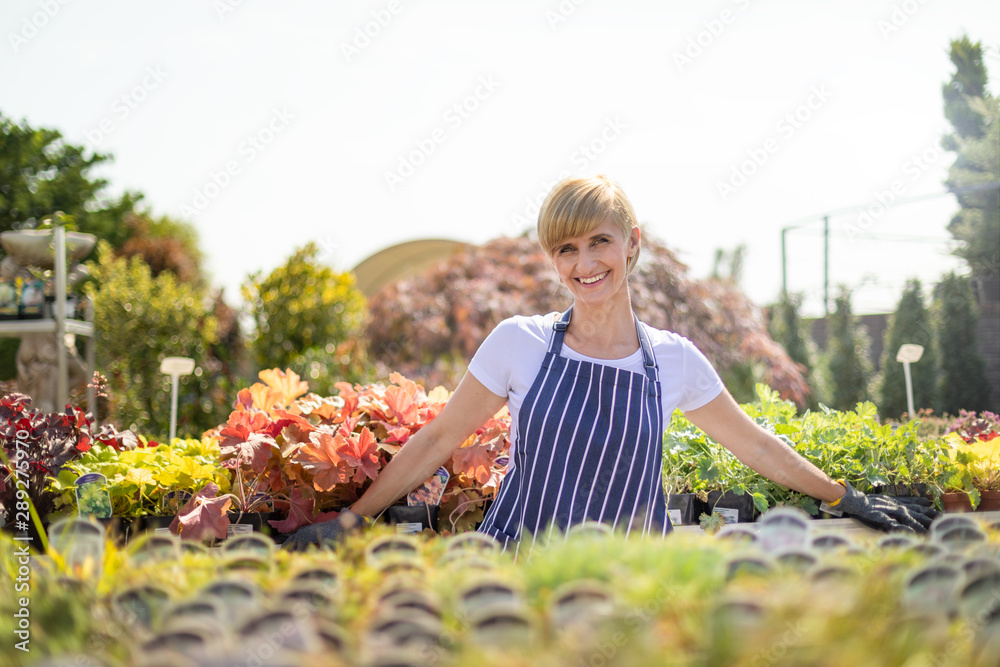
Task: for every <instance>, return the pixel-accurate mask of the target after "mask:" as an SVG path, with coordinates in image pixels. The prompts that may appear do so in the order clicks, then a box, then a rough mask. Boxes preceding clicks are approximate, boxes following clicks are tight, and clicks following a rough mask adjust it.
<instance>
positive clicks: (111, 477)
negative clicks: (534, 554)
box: [49, 369, 510, 540]
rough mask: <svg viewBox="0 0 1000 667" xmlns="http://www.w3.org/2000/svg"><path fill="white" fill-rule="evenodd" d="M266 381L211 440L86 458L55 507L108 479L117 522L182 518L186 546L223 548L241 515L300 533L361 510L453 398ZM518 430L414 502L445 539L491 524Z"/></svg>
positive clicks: (495, 436) (490, 439) (266, 375)
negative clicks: (431, 513) (83, 486)
mask: <svg viewBox="0 0 1000 667" xmlns="http://www.w3.org/2000/svg"><path fill="white" fill-rule="evenodd" d="M260 378H261V380H262V382H259V383H256V384H254V385H253V386H251V387H249V388H247V389H244V390H242V391H240V392H239V394H238V396H237V398H236V401H235V404H234V410H233V412H232V413H231V414H230V416H229V419H228V420H227V422H226V423H225V424H223V425H220V426H219V427H218V428H216V429H213V430H212V431H210V432H208V433H206V434H205V436H204V437H203V438H202V439H201V440H186V441H182V440H175V441H174V443H172V444H171V445H169V446H168V445H162V444H161V445H157V444H156V443H155V442H148V441H146V440H145V439H142V438H140V439H138V440H136V439H135V438H134V437H132V441H133V442H132V443H130V444H135V447H134V448H132V449H129V448H127V447H126V448H122V447H121V446H119V445H118V443H117V442H115V443H113V444H114V445H115V446H103V447H95V448H93V449H92V450H91V451H89V452H87V453H86V454H83V455H82V456H81V458H79V460H77V461H74V462H72V464H70V465H69V466H68V467H67V468H66V469H64V470H61V471H60V472H59V473H58V474H56V475H55V476H53V477H51V478H50V479H49V483H50V486H49V488H50V489H51V491H52V493H54V494H55V497H56V499H57V500H56V503H55V505H56V507H58V506H59V505H60V504H61V505H63V506H64V507H65V509H66V511H67V512H76V511H77V509H78V508H76V506H75V501H76V498H75V495H74V491H75V488H76V485H75V482H76V480H77V479H78V478H80V477H81V476H82V475H85V474H88V473H100V474H102V475H104V477H105V478H106V479H107V485H106V488H107V490H108V492H109V495H110V498H111V507H112V510H113V514H114V516H116V517H120V518H137V517H155V516H157V515H169V516H170V517H173V516H174V515H177V518H176V520H173V521H172V522H168V523H169V526H170V529H171V531H172V532H173V533H175V534H179V535H181V536H182V537H183V538H185V539H192V540H210V539H223V538H225V537H226V535H227V531H228V530H229V526H230V523H231V521H232V518H233V516H234V515H233V512H234V511H235V512H236V515H235V516H239V515H241V514H243V513H259V512H272V511H273V512H277V513H278V514H279V517H278V518H269V519H268V520H267V524H268V525H269V526H270V527H271V528H272V529H273V530H275V531H277V532H279V533H291V532H293V531H294V530H296V529H298V528H299V527H301V526H303V525H307V524H309V523H313V522H316V521H323V520H326V519H329V518H333V517H335V516H336V514H337V512H338V511H339V510H340V509H341V508H342V507H346V506H348V505H350V504H352V503H353V502H354V501H355V500H357V499H358V498H359V497H360V496H361V494H362V493H364V491H365V490H366V489H367V488H368V486H369V485H370V484H371V482H372V481H373V480H374V479H375V478H376V477H377V476H378V474H379V472H380V471H381V470H382V468H383V467H384V466H385V465H386V464H387V463H388V462H389V460H391V458H392V456H393V455H394V454H395V453H396V452H398V451H399V450H400V449H401V448H402V447H404V446H405V445H406V443H407V441H408V440H409V439H410V438H411V437H412V436H413V435H414V434H416V433H417V432H418V431H419V430H420V429H421V428H423V426H425V425H426V424H427V423H428V422H429V421H431V420H432V419H434V417H435V416H437V414H438V413H440V411H441V409H442V408H443V407H444V404H445V402H446V401H447V400H448V398H449V396H450V393H449V392H447V391H446V390H444V389H443V388H440V387H438V388H437V389H434V390H432V391H430V392H425V391H424V389H423V387H421V386H420V385H418V384H416V383H414V382H411V381H409V380H407V379H406V378H405V377H403V376H402V375H399V374H398V373H394V374H392V375H391V376H390V381H389V384H387V385H386V384H370V385H363V386H362V385H350V384H348V383H339V384H338V385H337V386H338V389H339V395H338V396H334V397H324V396H318V395H316V394H311V393H308V384H307V383H305V382H303V381H301V380H300V379H299V377H298V376H297V375H296V374H295V373H294V372H291V371H287V372H282V371H279V370H278V369H273V370H268V371H262V372H261V373H260ZM509 430H510V420H509V416H508V414H507V411H506V408H505V409H504V410H502V411H501V412H500V413H498V414H497V415H496V416H495V417H494V418H492V419H490V420H489V421H487V422H486V423H485V424H483V426H482V427H481V428H480V429H478V430H477V431H476V433H474V434H473V435H472V436H470V438H469V439H468V441H466V442H465V443H463V444H462V446H461V447H460V448H458V449H457V450H456V451H455V453H454V455H453V456H452V458H451V459H450V460H449V461H448V462H447V463H446V464H445V466H444V472H443V473H442V474H441V475H439V476H436V477H435V478H432V480H429V481H432V482H434V483H435V484H436V485H437V486H436V488H435V486H434V484H431V485H430V487H429V488H428V489H426V490H425V491H426V492H425V493H424V495H423V496H421V497H420V498H415V500H431V501H433V502H434V503H436V504H438V505H439V507H438V508H437V513H438V515H439V516H440V517H441V518H440V521H439V528H440V529H441V530H442V531H444V532H460V531H465V530H469V529H472V528H474V527H475V526H476V525H477V524H478V523H479V522H480V521H481V520H482V517H483V504H484V502H485V501H487V500H489V499H490V498H492V497H493V496H494V495H495V494H496V491H497V488H498V486H499V484H500V481H501V480H502V479H503V476H504V473H505V471H506V462H505V459H504V457H505V455H506V453H507V451H508V449H509V446H510V440H509ZM76 454H77V455H80V454H81V453H80V452H76ZM442 482H445V483H444V484H442ZM435 492H436V493H435ZM150 525H152V524H150ZM164 525H166V524H164Z"/></svg>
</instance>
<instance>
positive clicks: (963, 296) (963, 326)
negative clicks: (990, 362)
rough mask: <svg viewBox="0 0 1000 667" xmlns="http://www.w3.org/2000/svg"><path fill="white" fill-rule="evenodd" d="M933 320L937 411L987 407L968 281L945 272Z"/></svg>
mask: <svg viewBox="0 0 1000 667" xmlns="http://www.w3.org/2000/svg"><path fill="white" fill-rule="evenodd" d="M933 311H934V313H933V317H934V325H935V330H936V332H937V348H938V351H939V352H940V354H941V375H940V379H939V384H938V412H941V413H950V414H953V415H956V414H958V413H959V412H960V411H961V410H963V409H964V410H971V411H974V412H980V411H983V410H987V409H989V407H990V403H989V399H990V386H989V381H988V380H987V378H986V362H985V361H983V357H982V355H980V354H979V340H978V336H977V335H976V326H977V325H978V323H979V317H978V314H977V313H976V306H975V297H974V296H973V294H972V287H971V285H970V282H969V279H968V278H963V277H962V276H958V275H956V274H954V273H949V274H948V275H946V276H945V277H944V279H943V280H942V281H941V282H940V283H938V284H937V286H936V287H935V288H934V305H933Z"/></svg>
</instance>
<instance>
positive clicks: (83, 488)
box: [76, 472, 111, 519]
mask: <svg viewBox="0 0 1000 667" xmlns="http://www.w3.org/2000/svg"><path fill="white" fill-rule="evenodd" d="M107 484H108V478H107V477H105V476H104V475H102V474H101V473H98V472H92V473H88V474H86V475H83V476H81V477H80V478H79V479H78V480H76V507H77V509H78V510H79V513H80V516H93V517H97V518H99V519H108V518H110V517H111V496H110V495H108V491H107Z"/></svg>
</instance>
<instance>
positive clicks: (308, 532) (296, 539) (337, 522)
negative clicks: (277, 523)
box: [281, 509, 371, 551]
mask: <svg viewBox="0 0 1000 667" xmlns="http://www.w3.org/2000/svg"><path fill="white" fill-rule="evenodd" d="M370 521H371V519H366V518H365V517H362V516H358V515H357V514H355V513H354V512H352V511H351V510H349V509H343V510H340V514H339V515H337V517H336V518H335V519H330V520H329V521H322V522H320V523H311V524H309V525H308V526H302V527H301V528H299V529H298V530H296V531H295V532H294V533H292V534H291V535H289V536H288V539H287V540H285V543H284V544H282V545H281V548H282V549H287V550H289V551H305V550H306V549H308V548H309V547H310V546H313V545H316V546H320V547H323V546H334V545H336V544H338V543H339V542H341V541H342V540H343V539H344V537H345V536H346V535H347V534H348V533H350V532H352V531H355V530H360V529H361V528H362V527H363V526H365V525H367V524H368V523H370Z"/></svg>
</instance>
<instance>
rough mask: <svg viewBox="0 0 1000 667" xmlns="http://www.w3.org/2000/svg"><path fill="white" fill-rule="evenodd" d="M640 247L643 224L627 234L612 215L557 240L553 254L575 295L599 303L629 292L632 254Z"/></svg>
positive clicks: (561, 278) (580, 298)
mask: <svg viewBox="0 0 1000 667" xmlns="http://www.w3.org/2000/svg"><path fill="white" fill-rule="evenodd" d="M638 249H639V228H638V227H633V228H632V231H631V232H630V233H629V234H628V235H626V234H624V233H623V232H622V229H621V227H620V226H619V225H618V224H617V223H616V222H615V221H614V220H613V219H612V218H611V217H610V216H609V217H608V218H607V219H606V220H605V221H604V222H602V223H601V224H599V225H597V226H596V227H594V228H593V229H591V230H590V231H588V232H586V233H584V234H581V235H580V236H573V237H568V238H565V239H563V240H561V241H559V242H558V243H556V244H555V246H554V247H553V248H552V252H551V253H550V254H549V257H550V259H551V260H552V265H553V266H554V267H555V269H556V271H557V272H558V273H559V280H560V281H561V282H562V283H563V284H564V285H565V286H566V287H567V288H568V289H569V291H570V292H571V293H572V294H573V297H574V299H575V300H576V301H577V302H578V303H586V304H591V305H597V304H599V303H601V302H604V301H606V300H608V299H610V298H612V297H613V296H615V295H618V294H620V293H622V292H623V291H624V292H625V293H626V294H627V289H628V287H627V285H628V282H627V279H628V264H629V257H631V256H633V255H635V253H636V252H637V251H638Z"/></svg>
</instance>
